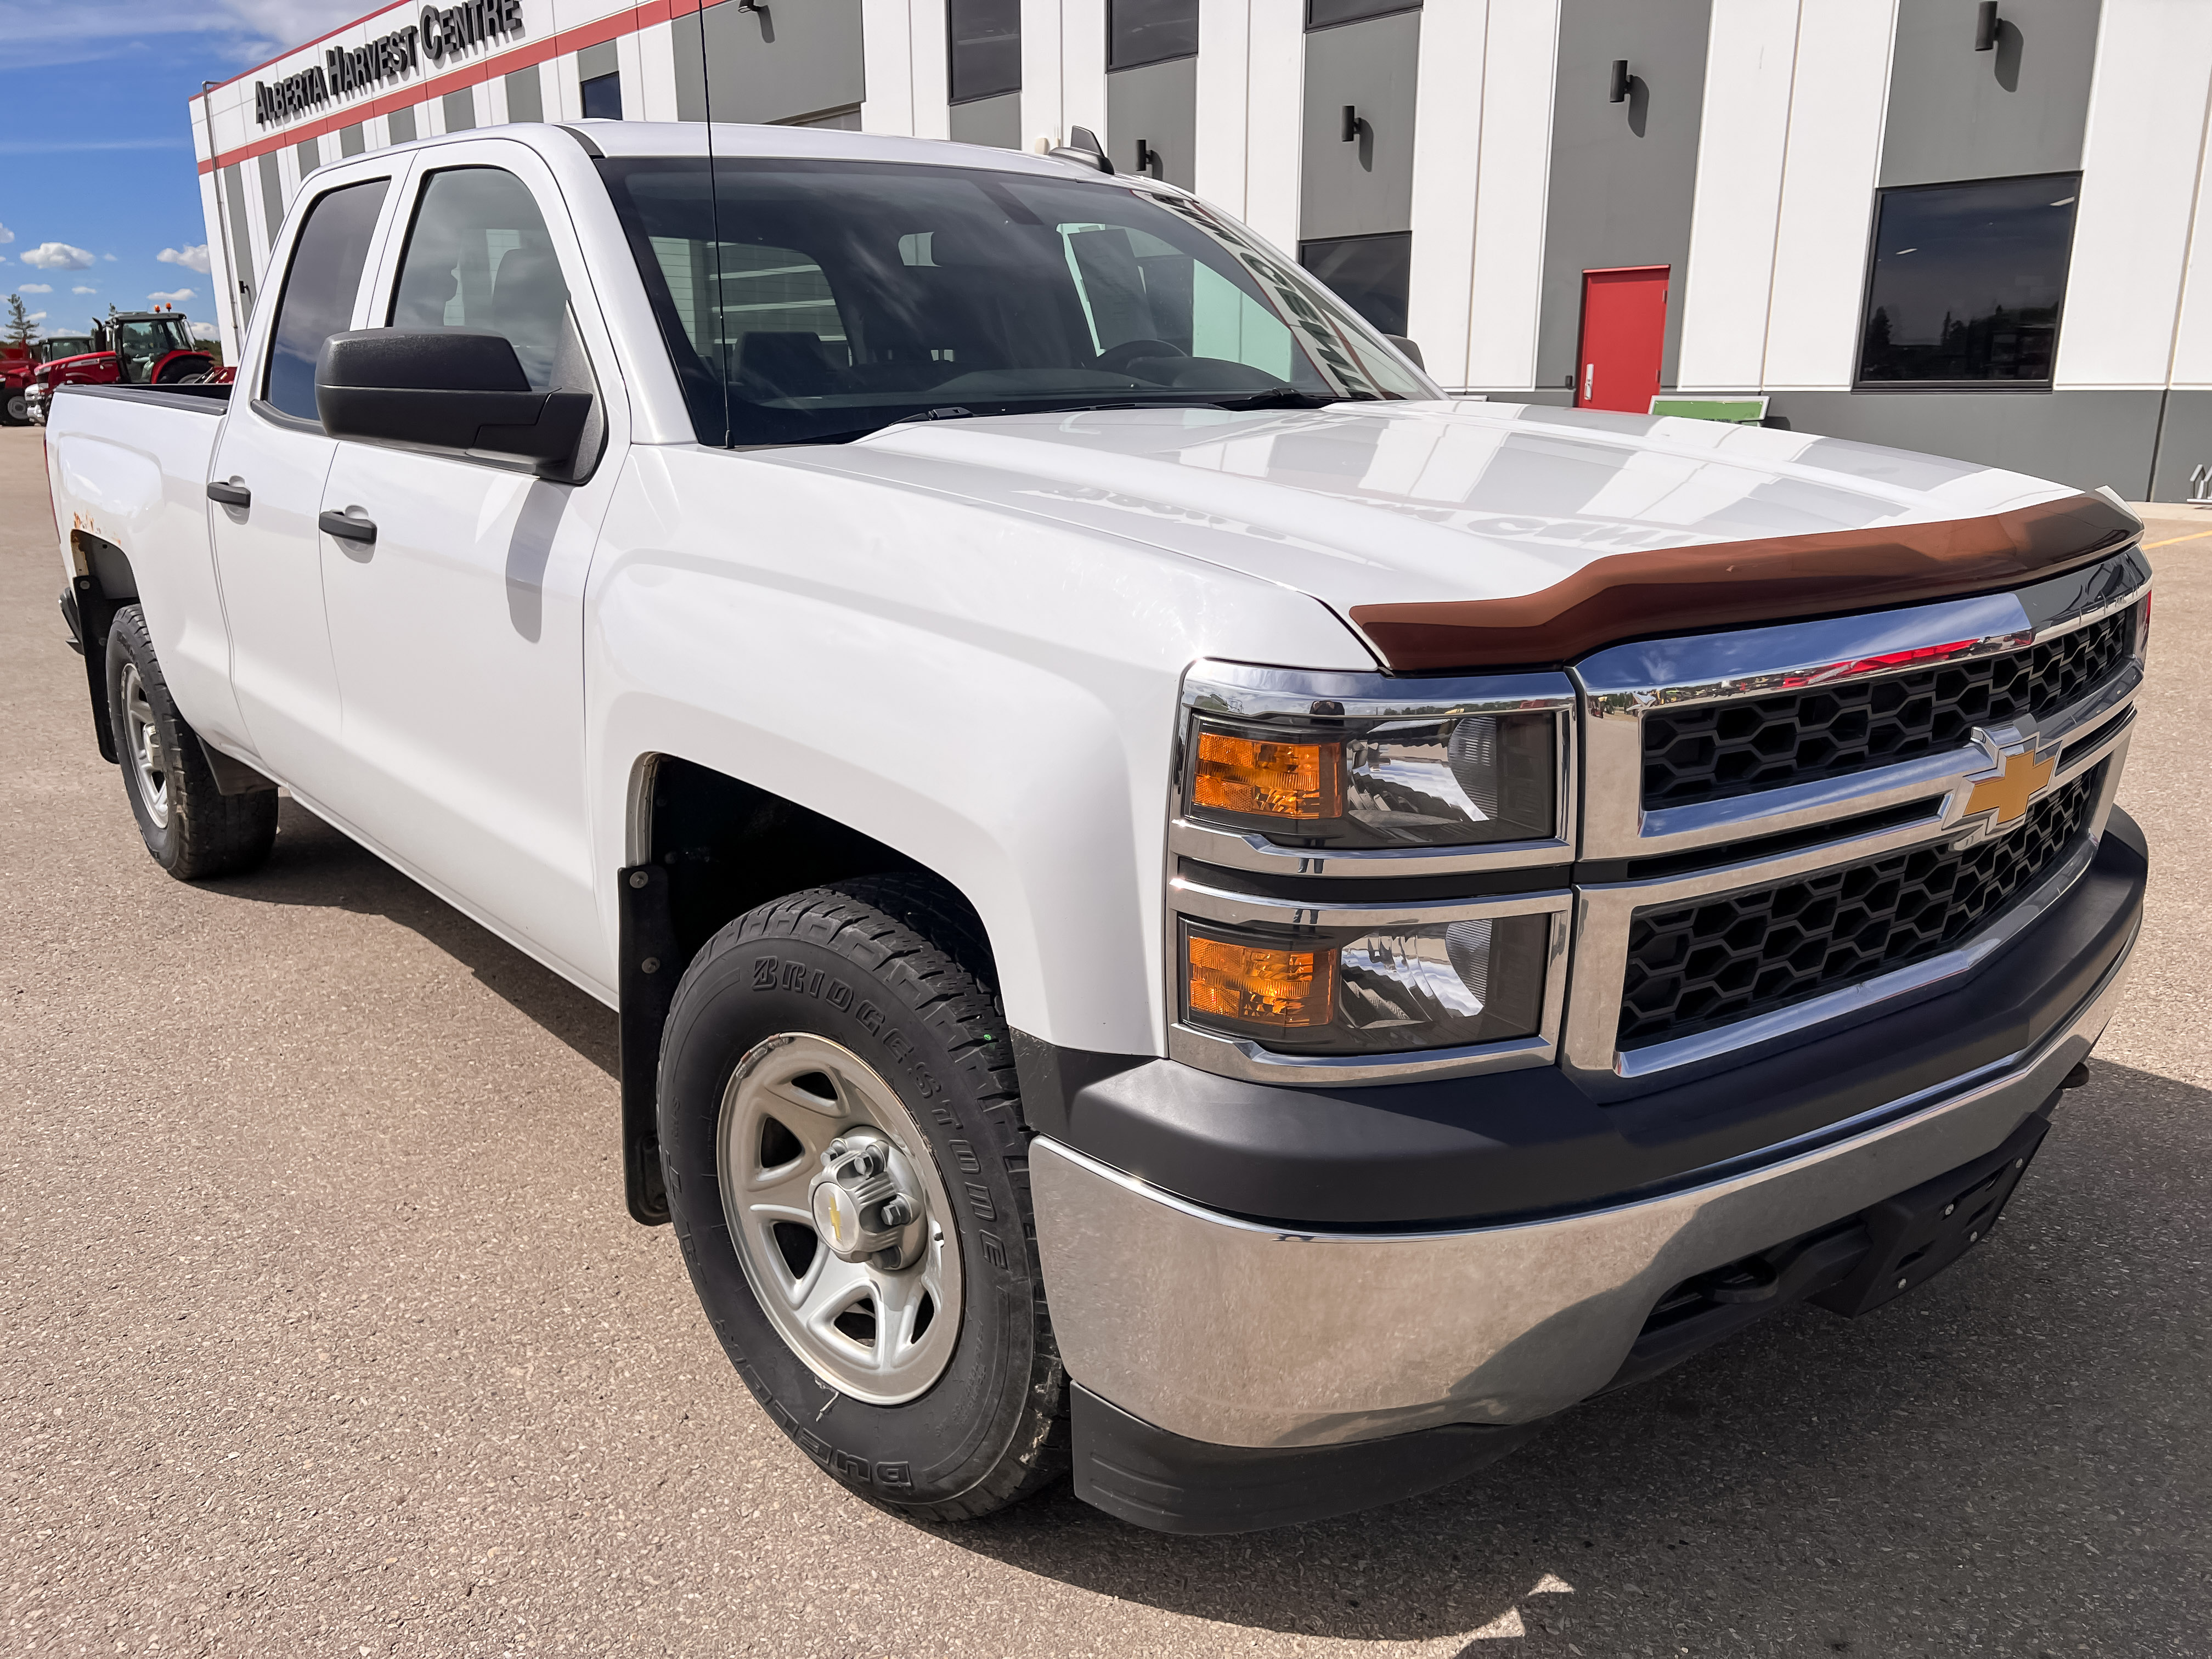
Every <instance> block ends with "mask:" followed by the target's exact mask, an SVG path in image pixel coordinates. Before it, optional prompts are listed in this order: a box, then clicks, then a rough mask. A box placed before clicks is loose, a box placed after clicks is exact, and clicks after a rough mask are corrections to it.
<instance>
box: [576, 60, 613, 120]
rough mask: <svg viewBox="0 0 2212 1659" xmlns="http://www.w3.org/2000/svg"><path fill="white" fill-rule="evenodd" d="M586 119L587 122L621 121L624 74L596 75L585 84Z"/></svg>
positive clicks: (583, 91)
mask: <svg viewBox="0 0 2212 1659" xmlns="http://www.w3.org/2000/svg"><path fill="white" fill-rule="evenodd" d="M580 90H581V91H582V93H583V94H584V118H585V119H586V121H594V120H597V121H619V120H621V119H622V118H623V112H622V72H621V71H620V70H617V71H616V72H615V73H614V74H612V75H595V76H592V78H591V79H590V80H588V81H586V82H584V83H583V86H582V88H580Z"/></svg>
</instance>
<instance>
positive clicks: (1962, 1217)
mask: <svg viewBox="0 0 2212 1659" xmlns="http://www.w3.org/2000/svg"><path fill="white" fill-rule="evenodd" d="M2050 1127H2051V1120H2050V1119H2049V1118H2047V1117H2045V1116H2043V1115H2041V1114H2038V1115H2035V1116H2033V1117H2031V1118H2029V1119H2028V1120H2027V1122H2025V1123H2023V1124H2021V1126H2020V1127H2019V1128H2017V1129H2015V1130H2014V1131H2013V1132H2012V1134H2011V1137H2010V1138H2009V1139H2007V1140H2006V1142H2005V1144H2004V1145H2003V1146H2000V1147H1998V1148H1997V1149H1996V1151H1995V1152H1990V1153H1989V1154H1988V1155H1987V1156H1985V1157H1983V1158H1976V1159H1975V1160H1974V1161H1973V1162H1972V1164H1962V1165H1960V1167H1959V1168H1958V1169H1955V1170H1952V1171H1951V1173H1950V1174H1948V1175H1943V1176H1936V1179H1935V1180H1933V1181H1924V1182H1921V1184H1920V1185H1919V1186H1917V1187H1915V1188H1911V1189H1910V1190H1909V1191H1906V1192H1902V1193H1899V1194H1897V1195H1896V1196H1895V1197H1894V1198H1889V1199H1885V1200H1883V1201H1882V1202H1881V1203H1879V1204H1877V1205H1875V1206H1873V1207H1872V1208H1871V1209H1869V1210H1866V1211H1863V1212H1861V1214H1860V1217H1859V1219H1860V1220H1862V1221H1863V1222H1864V1223H1865V1224H1866V1228H1867V1233H1868V1243H1869V1249H1868V1250H1867V1254H1866V1258H1865V1260H1864V1261H1862V1262H1860V1264H1859V1266H1858V1267H1857V1269H1856V1270H1855V1271H1854V1272H1853V1273H1851V1275H1850V1278H1848V1279H1844V1281H1843V1282H1842V1283H1841V1284H1838V1285H1836V1286H1835V1287H1834V1288H1833V1289H1832V1290H1828V1291H1823V1292H1822V1293H1821V1294H1820V1295H1818V1296H1816V1297H1813V1298H1812V1300H1813V1302H1814V1305H1815V1306H1817V1307H1822V1308H1826V1309H1828V1310H1831V1311H1832V1312H1835V1313H1839V1314H1846V1315H1857V1314H1863V1313H1866V1312H1869V1311H1870V1310H1873V1309H1875V1308H1879V1307H1880V1306H1881V1304H1883V1303H1885V1302H1887V1301H1890V1300H1892V1299H1893V1298H1894V1297H1899V1296H1902V1295H1904V1294H1905V1291H1909V1290H1911V1289H1913V1288H1914V1287H1915V1286H1916V1285H1923V1284H1925V1283H1926V1282H1927V1281H1928V1280H1929V1279H1933V1278H1934V1277H1935V1276H1936V1274H1937V1273H1941V1272H1942V1271H1943V1269H1944V1268H1946V1267H1949V1266H1950V1265H1951V1264H1952V1263H1953V1262H1954V1261H1957V1260H1958V1259H1959V1258H1960V1256H1962V1255H1965V1254H1966V1252H1967V1251H1968V1250H1971V1249H1973V1248H1974V1246H1975V1245H1977V1244H1978V1243H1981V1242H1982V1241H1983V1240H1984V1239H1985V1238H1987V1237H1989V1236H1990V1228H1991V1227H1993V1226H1995V1225H1996V1220H1997V1217H1998V1216H1999V1215H2001V1214H2002V1213H2003V1211H2004V1206H2005V1201H2006V1200H2008V1199H2009V1198H2010V1197H2011V1196H2012V1195H2013V1193H2014V1190H2015V1188H2018V1187H2019V1185H2020V1178H2021V1176H2024V1175H2026V1174H2027V1166H2028V1164H2029V1162H2030V1161H2031V1160H2032V1159H2033V1158H2034V1157H2035V1153H2036V1149H2037V1148H2038V1147H2039V1146H2042V1145H2043V1137H2044V1135H2045V1133H2048V1131H2049V1130H2050Z"/></svg>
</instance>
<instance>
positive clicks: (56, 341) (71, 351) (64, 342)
mask: <svg viewBox="0 0 2212 1659" xmlns="http://www.w3.org/2000/svg"><path fill="white" fill-rule="evenodd" d="M91 350H92V336H90V335H89V334H55V335H50V336H49V337H46V339H44V340H41V341H40V343H39V361H40V362H42V363H51V362H57V361H58V360H59V359H61V358H64V357H82V356H87V355H88V354H89V353H90V351H91Z"/></svg>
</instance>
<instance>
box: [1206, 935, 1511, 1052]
mask: <svg viewBox="0 0 2212 1659" xmlns="http://www.w3.org/2000/svg"><path fill="white" fill-rule="evenodd" d="M1550 937H1551V918H1550V917H1549V916H1547V915H1510V916H1498V917H1484V918H1480V919H1475V920H1469V921H1443V922H1433V923H1429V924H1425V925H1420V926H1410V925H1407V926H1392V927H1387V928H1376V929H1374V930H1372V931H1361V930H1358V929H1354V928H1285V929H1273V928H1267V929H1261V928H1243V927H1225V926H1219V925H1217V924H1214V923H1212V922H1205V921H1185V922H1184V923H1183V928H1182V964H1183V997H1182V1002H1183V1006H1182V1017H1183V1018H1184V1020H1185V1021H1186V1022H1187V1023H1188V1024H1190V1025H1193V1026H1194V1027H1196V1028H1198V1029H1200V1030H1209V1031H1217V1032H1219V1033H1220V1034H1221V1035H1223V1036H1237V1037H1246V1038H1249V1039H1250V1040H1251V1041H1253V1042H1256V1043H1259V1044H1260V1045H1261V1047H1263V1048H1271V1049H1275V1050H1278V1051H1279V1052H1282V1053H1285V1054H1296V1053H1308V1054H1395V1053H1403V1052H1406V1051H1407V1050H1412V1049H1420V1048H1459V1047H1462V1046H1464V1045H1467V1044H1470V1043H1480V1042H1500V1041H1502V1040H1504V1039H1505V1038H1509V1037H1521V1036H1532V1035H1534V1033H1535V1032H1536V1030H1537V1029H1538V1026H1539V1024H1540V1022H1541V1016H1542V1013H1543V1006H1542V1005H1543V987H1544V980H1545V972H1546V966H1547V956H1548V954H1549V941H1550Z"/></svg>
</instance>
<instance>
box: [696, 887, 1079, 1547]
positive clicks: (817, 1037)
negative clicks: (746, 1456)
mask: <svg viewBox="0 0 2212 1659" xmlns="http://www.w3.org/2000/svg"><path fill="white" fill-rule="evenodd" d="M979 969H980V970H981V971H982V972H987V971H988V969H987V952H986V951H984V949H983V946H982V944H981V938H980V933H979V931H978V930H977V929H976V927H975V924H974V922H973V920H972V917H971V916H970V915H968V914H966V913H965V910H964V907H963V906H962V905H960V903H959V902H958V901H957V899H956V898H954V897H952V896H951V894H950V893H949V892H948V891H947V890H945V889H944V888H943V887H941V886H940V885H939V884H936V883H934V882H931V881H927V880H926V879H922V878H913V877H904V876H897V877H872V878H864V879H860V880H856V881H850V882H845V883H842V884H838V885H836V886H834V887H826V888H818V889H815V890H811V891H807V892H803V893H798V894H794V895H793V896H790V897H788V898H784V899H779V900H777V901H775V902H773V903H769V904H765V905H763V906H761V907H760V908H757V909H755V910H751V911H749V912H747V913H746V914H745V915H742V916H740V917H738V919H737V920H736V921H732V923H730V924H729V926H727V927H725V928H723V929H722V930H721V932H720V933H717V934H716V935H715V936H714V938H713V939H710V940H709V941H708V943H707V945H705V947H704V948H703V949H702V950H701V951H700V952H699V954H698V956H697V957H695V958H694V959H693V961H692V963H691V965H690V968H689V969H686V971H685V973H684V978H683V980H682V982H681V983H680V984H679V985H678V987H677V990H676V996H675V1000H674V1002H673V1004H672V1006H671V1008H670V1010H669V1015H668V1024H667V1027H666V1030H665V1036H664V1038H663V1041H662V1045H661V1054H660V1077H659V1116H660V1137H661V1148H662V1155H663V1160H664V1166H665V1179H666V1183H667V1188H668V1203H669V1209H670V1212H671V1218H672V1219H673V1221H674V1223H675V1226H676V1232H677V1237H678V1240H679V1241H680V1242H681V1243H682V1245H683V1249H684V1263H685V1266H686V1267H688V1268H689V1269H690V1274H691V1281H692V1285H693V1286H694V1287H695V1288H696V1290H697V1291H698V1293H699V1299H700V1301H701V1303H702V1304H703V1305H704V1307H705V1309H706V1311H707V1315H708V1319H709V1320H710V1322H712V1323H713V1325H714V1331H715V1334H717V1335H718V1336H719V1337H720V1339H721V1342H722V1346H723V1348H724V1350H725V1352H727V1353H728V1354H729V1356H730V1359H731V1362H732V1364H734V1365H736V1367H737V1368H738V1375H739V1376H742V1377H743V1378H744V1383H745V1386H746V1387H747V1388H749V1389H751V1390H752V1392H753V1395H754V1397H755V1398H756V1399H757V1400H758V1401H760V1402H761V1404H762V1406H763V1407H765V1408H766V1409H767V1411H768V1413H769V1415H770V1416H771V1417H773V1418H774V1419H775V1421H776V1423H777V1425H779V1426H780V1427H781V1428H782V1430H783V1431H784V1432H785V1433H786V1434H787V1435H788V1436H790V1437H791V1438H792V1439H793V1440H794V1441H796V1442H797V1443H799V1446H800V1448H801V1449H804V1450H805V1452H806V1453H807V1455H810V1456H811V1457H812V1458H813V1459H814V1461H815V1462H817V1463H819V1464H820V1465H821V1466H822V1467H823V1468H824V1469H826V1470H828V1471H829V1474H832V1475H834V1476H835V1477H836V1479H837V1480H841V1481H842V1482H843V1483H844V1484H845V1485H846V1486H849V1487H851V1488H852V1489H853V1490H854V1491H855V1492H860V1494H862V1495H863V1496H865V1497H866V1498H869V1499H870V1500H872V1501H873V1502H875V1503H878V1504H882V1505H884V1506H885V1507H887V1508H890V1509H893V1510H898V1511H901V1512H903V1513H906V1514H908V1515H914V1516H921V1517H925V1518H928V1519H933V1520H945V1521H950V1520H964V1519H969V1518H972V1517H974V1516H981V1515H987V1514H989V1513H990V1512H991V1511H993V1510H998V1509H1001V1508H1004V1507H1005V1506H1006V1505H1007V1504H1012V1503H1015V1502H1018V1501H1019V1500H1020V1499H1021V1498H1025V1497H1027V1496H1029V1495H1030V1493H1031V1492H1036V1490H1038V1489H1039V1488H1040V1487H1042V1486H1045V1485H1046V1484H1048V1482H1049V1481H1050V1480H1053V1479H1054V1476H1056V1475H1057V1474H1060V1472H1061V1471H1062V1470H1063V1469H1064V1468H1066V1461H1067V1460H1066V1419H1065V1415H1064V1411H1065V1407H1064V1397H1065V1393H1066V1376H1065V1373H1064V1372H1063V1370H1061V1367H1060V1355H1059V1351H1058V1349H1057V1347H1056V1346H1054V1341H1053V1336H1052V1327H1051V1322H1050V1319H1049V1316H1048V1314H1047V1311H1046V1308H1045V1302H1044V1291H1043V1286H1042V1277H1041V1275H1040V1273H1039V1271H1038V1267H1037V1261H1036V1246H1035V1234H1036V1229H1035V1226H1034V1224H1033V1222H1032V1219H1031V1212H1030V1193H1029V1175H1028V1157H1027V1152H1028V1143H1027V1140H1026V1139H1025V1137H1024V1133H1023V1130H1022V1127H1021V1123H1020V1111H1019V1101H1018V1095H1017V1093H1016V1090H1015V1084H1014V1078H1013V1055H1012V1042H1011V1039H1010V1036H1009V1034H1008V1032H1007V1029H1006V1021H1005V1018H1004V1016H1003V1015H1002V1014H1001V1013H1000V1010H999V1007H998V1005H997V1002H996V1000H995V998H994V996H993V994H992V993H991V991H990V989H989V988H988V987H987V984H986V983H985V982H984V981H983V980H982V979H981V977H979V973H978V971H977V970H979ZM868 1148H872V1149H873V1150H874V1154H875V1155H874V1158H873V1163H874V1165H875V1167H876V1168H877V1170H878V1172H879V1173H878V1176H876V1177H875V1179H877V1180H878V1181H881V1182H890V1184H891V1185H895V1186H896V1187H897V1188H898V1193H897V1201H898V1202H899V1203H900V1204H902V1205H904V1206H908V1207H906V1208H904V1209H902V1210H899V1211H897V1212H896V1214H900V1215H907V1216H909V1217H910V1219H909V1220H908V1221H907V1222H905V1223H903V1224H897V1225H895V1226H893V1228H892V1230H891V1231H880V1232H876V1233H871V1234H869V1235H867V1239H868V1241H869V1243H870V1245H871V1246H872V1245H875V1244H881V1245H883V1246H884V1248H883V1249H881V1250H880V1251H879V1252H878V1253H876V1254H872V1255H866V1256H865V1257H861V1258H859V1259H847V1258H846V1257H845V1256H841V1255H840V1254H839V1251H840V1249H844V1250H847V1251H848V1252H850V1251H854V1250H858V1249H860V1248H861V1246H860V1245H859V1244H856V1243H854V1239H853V1237H850V1236H848V1234H846V1233H843V1232H841V1231H839V1229H840V1227H841V1226H849V1225H853V1224H851V1223H850V1222H849V1221H847V1220H844V1219H842V1218H840V1215H839V1212H838V1211H837V1209H836V1206H835V1205H834V1204H827V1205H825V1204H824V1203H823V1202H822V1201H819V1195H820V1194H821V1193H822V1191H823V1188H824V1186H825V1183H828V1184H829V1185H835V1184H836V1183H835V1182H833V1181H831V1179H830V1177H831V1176H833V1175H835V1174H836V1172H837V1171H838V1170H840V1169H841V1168H849V1166H847V1165H842V1164H841V1163H840V1159H841V1158H843V1157H844V1156H846V1155H848V1154H849V1153H850V1152H852V1151H854V1150H855V1149H862V1150H865V1149H868ZM841 1149H842V1150H841ZM825 1155H826V1156H825ZM868 1190H870V1191H874V1192H878V1193H880V1192H883V1191H889V1190H890V1187H889V1186H885V1187H881V1188H871V1189H868ZM836 1197H838V1198H841V1199H843V1200H846V1201H847V1202H848V1204H849V1203H850V1201H851V1198H852V1194H850V1193H848V1192H847V1191H845V1190H844V1189H843V1188H840V1189H839V1191H838V1193H837V1194H836ZM864 1198H865V1194H864ZM866 1201H867V1202H868V1205H869V1207H868V1208H867V1210H866V1214H867V1215H868V1216H870V1217H871V1218H875V1219H876V1220H877V1221H882V1219H883V1218H884V1216H885V1214H886V1213H887V1212H886V1211H885V1210H884V1208H882V1207H881V1206H878V1205H877V1204H876V1203H875V1202H874V1201H873V1200H866ZM852 1213H859V1212H857V1211H855V1212H852ZM824 1216H829V1217H831V1218H833V1219H831V1220H828V1221H825V1220H824V1219H823V1217H824ZM885 1225H891V1224H885Z"/></svg>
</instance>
